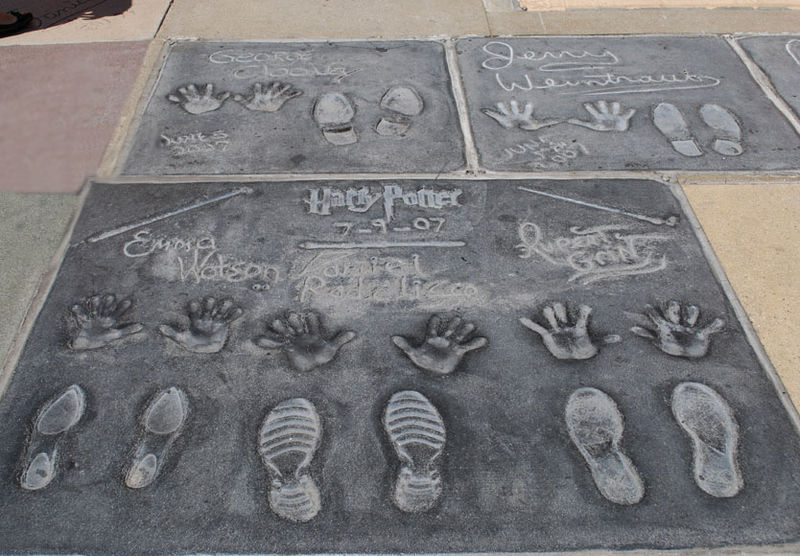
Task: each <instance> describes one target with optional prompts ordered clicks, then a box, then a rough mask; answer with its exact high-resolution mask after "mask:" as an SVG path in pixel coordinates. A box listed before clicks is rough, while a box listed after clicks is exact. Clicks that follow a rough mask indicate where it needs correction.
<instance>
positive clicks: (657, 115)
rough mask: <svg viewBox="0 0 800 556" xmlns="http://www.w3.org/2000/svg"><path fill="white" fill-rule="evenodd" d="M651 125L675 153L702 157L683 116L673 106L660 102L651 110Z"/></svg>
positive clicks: (701, 152)
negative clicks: (652, 124) (666, 140)
mask: <svg viewBox="0 0 800 556" xmlns="http://www.w3.org/2000/svg"><path fill="white" fill-rule="evenodd" d="M653 123H654V124H655V126H656V127H657V128H658V130H659V131H660V132H661V133H663V134H664V136H665V137H666V138H667V139H668V140H669V142H670V144H671V145H672V148H673V149H675V151H676V152H678V153H680V154H682V155H683V156H702V154H703V151H701V150H700V147H699V146H698V145H697V141H695V139H694V137H692V134H691V132H690V131H689V125H688V124H687V123H686V120H685V119H684V118H683V114H681V111H680V110H678V108H677V107H676V106H675V105H674V104H669V103H668V102H662V103H661V104H659V105H657V106H656V107H655V108H654V109H653Z"/></svg>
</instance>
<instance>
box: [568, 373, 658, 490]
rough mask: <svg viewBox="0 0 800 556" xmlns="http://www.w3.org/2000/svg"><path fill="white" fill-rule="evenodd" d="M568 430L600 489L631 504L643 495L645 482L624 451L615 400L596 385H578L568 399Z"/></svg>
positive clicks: (620, 420) (619, 418) (619, 417)
mask: <svg viewBox="0 0 800 556" xmlns="http://www.w3.org/2000/svg"><path fill="white" fill-rule="evenodd" d="M565 414H566V421H567V430H568V431H569V437H570V438H571V439H572V442H573V443H574V444H575V446H576V447H577V448H578V451H580V453H581V455H582V456H583V459H584V460H586V464H587V465H588V466H589V470H590V471H591V472H592V478H593V479H594V483H595V485H597V489H598V490H599V491H600V494H602V495H603V496H604V497H605V498H606V499H608V500H609V501H611V502H614V503H615V504H621V505H626V506H630V505H633V504H636V503H638V502H640V501H641V500H642V498H643V497H644V484H643V483H642V479H641V477H640V476H639V472H638V471H637V470H636V467H635V466H634V465H633V462H632V461H631V460H630V458H629V457H628V456H626V455H625V454H624V453H623V452H622V447H621V446H620V444H621V442H622V432H623V429H624V424H623V418H622V413H621V412H620V410H619V408H618V407H617V404H616V403H614V400H612V399H611V397H610V396H609V395H608V394H606V393H605V392H602V391H600V390H598V389H597V388H578V389H577V390H575V391H574V392H573V393H572V395H571V396H570V397H569V401H567V407H566V410H565Z"/></svg>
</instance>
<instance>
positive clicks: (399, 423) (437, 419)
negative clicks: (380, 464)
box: [383, 390, 446, 512]
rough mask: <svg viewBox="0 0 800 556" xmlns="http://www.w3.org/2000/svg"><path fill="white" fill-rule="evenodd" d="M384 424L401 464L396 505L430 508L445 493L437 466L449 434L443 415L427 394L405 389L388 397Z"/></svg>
mask: <svg viewBox="0 0 800 556" xmlns="http://www.w3.org/2000/svg"><path fill="white" fill-rule="evenodd" d="M383 426H384V429H385V430H386V434H387V435H388V437H389V441H390V442H391V444H392V447H393V448H394V451H395V453H396V454H397V457H398V458H399V459H400V464H401V466H400V472H399V474H398V476H397V480H396V482H395V487H394V493H393V499H394V503H395V505H397V507H398V508H400V509H401V510H403V511H404V512H422V511H425V510H429V509H431V508H432V507H433V506H434V505H435V504H436V502H437V501H438V500H439V497H440V496H441V494H442V480H441V476H440V474H439V469H438V468H437V460H438V459H439V457H440V456H441V455H442V451H443V449H444V444H445V437H446V431H445V427H444V421H443V420H442V416H441V415H439V411H438V410H437V409H436V407H435V406H434V405H433V404H432V403H431V402H430V401H429V400H428V399H427V398H426V397H425V396H423V395H422V394H420V393H419V392H415V391H413V390H405V391H402V392H397V393H395V394H394V395H392V397H391V398H390V399H389V403H388V404H387V405H386V410H385V412H384V415H383Z"/></svg>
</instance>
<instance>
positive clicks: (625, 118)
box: [567, 100, 636, 131]
mask: <svg viewBox="0 0 800 556" xmlns="http://www.w3.org/2000/svg"><path fill="white" fill-rule="evenodd" d="M583 108H584V109H585V110H586V111H587V112H588V113H589V115H590V116H592V119H591V120H589V121H585V120H579V119H577V118H571V119H569V120H567V122H568V123H571V124H573V125H578V126H581V127H585V128H587V129H591V130H593V131H628V127H630V121H631V118H633V115H634V114H636V109H634V108H631V109H629V110H626V111H625V112H623V111H622V106H621V105H620V103H618V102H612V103H611V104H609V103H607V102H606V101H604V100H599V101H597V102H596V103H594V104H592V103H591V102H587V103H585V104H584V105H583Z"/></svg>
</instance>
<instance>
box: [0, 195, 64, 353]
mask: <svg viewBox="0 0 800 556" xmlns="http://www.w3.org/2000/svg"><path fill="white" fill-rule="evenodd" d="M76 203H77V198H76V197H73V196H71V195H21V194H17V193H8V192H3V193H0V314H2V315H4V316H3V319H2V320H0V368H2V366H3V364H4V363H5V360H6V356H7V354H8V349H9V347H10V346H11V343H12V342H13V341H14V338H15V336H16V334H17V332H18V331H19V327H20V325H21V324H22V320H23V318H24V316H25V312H26V311H27V310H28V306H29V304H30V302H31V298H32V296H33V294H34V293H35V292H36V287H37V286H38V285H39V281H40V279H41V277H42V275H43V274H44V272H45V271H46V269H47V266H48V264H49V263H50V262H51V260H52V258H53V256H54V255H55V254H56V250H57V248H58V246H59V244H60V243H61V240H62V238H63V237H64V234H65V233H66V231H67V226H68V225H69V221H70V218H71V217H72V214H73V211H74V209H75V205H76Z"/></svg>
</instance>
